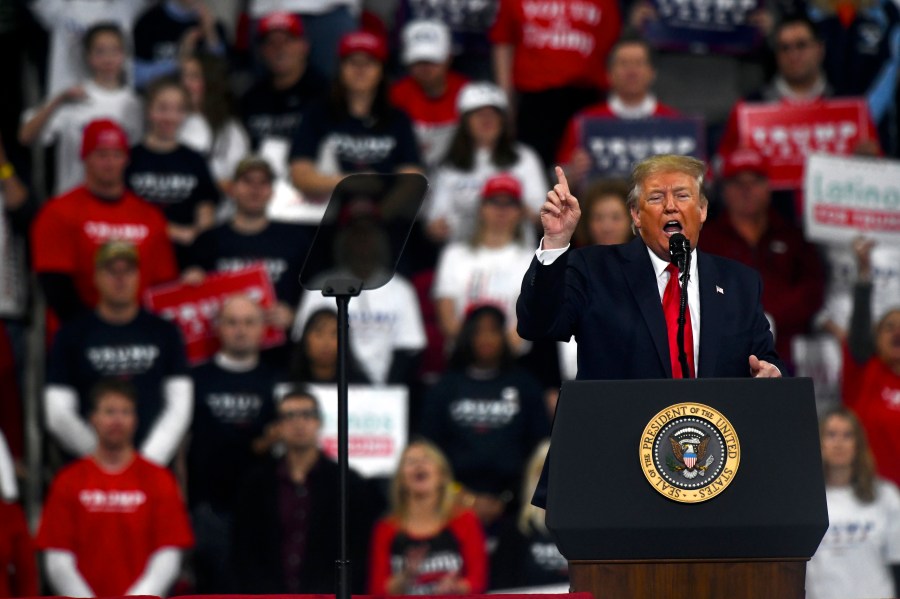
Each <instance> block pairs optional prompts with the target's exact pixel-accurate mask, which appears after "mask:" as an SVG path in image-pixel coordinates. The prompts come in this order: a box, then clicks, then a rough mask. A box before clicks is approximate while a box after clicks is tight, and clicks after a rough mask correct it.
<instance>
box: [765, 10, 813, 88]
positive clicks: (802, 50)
mask: <svg viewBox="0 0 900 599" xmlns="http://www.w3.org/2000/svg"><path fill="white" fill-rule="evenodd" d="M775 58H776V60H777V63H778V72H779V73H780V74H781V76H782V77H784V79H785V80H786V81H787V82H788V83H789V84H808V83H810V82H812V81H813V80H815V78H816V77H818V75H819V73H820V71H821V68H822V61H823V59H824V58H825V48H824V47H823V46H822V44H821V43H819V42H818V41H817V40H816V38H815V37H814V36H813V33H812V31H810V30H809V27H807V26H806V25H803V24H801V23H797V24H792V25H787V26H785V27H784V28H782V29H781V31H779V32H778V36H777V38H776V40H775Z"/></svg>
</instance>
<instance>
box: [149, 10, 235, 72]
mask: <svg viewBox="0 0 900 599" xmlns="http://www.w3.org/2000/svg"><path fill="white" fill-rule="evenodd" d="M164 5H165V2H161V3H159V4H157V5H156V6H154V7H153V8H150V9H148V10H147V11H146V12H145V13H144V14H143V15H141V16H140V18H139V19H138V20H137V23H135V25H134V56H135V58H137V59H139V60H146V61H148V62H157V61H161V60H177V59H178V48H179V46H180V44H181V38H182V37H184V34H185V32H186V31H187V30H188V29H192V28H194V27H197V26H199V25H200V20H199V19H198V18H197V17H196V16H192V17H190V18H187V19H184V20H181V19H176V18H173V16H172V15H170V14H169V12H168V11H167V10H166V8H165V6H164ZM216 32H217V33H218V35H219V39H220V40H221V42H222V43H223V44H224V43H225V29H224V28H223V27H222V24H221V23H218V22H217V23H216ZM200 49H201V50H203V49H205V50H207V51H209V50H210V48H205V46H204V40H203V39H202V38H201V40H200Z"/></svg>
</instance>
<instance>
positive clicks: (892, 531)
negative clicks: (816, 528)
mask: <svg viewBox="0 0 900 599" xmlns="http://www.w3.org/2000/svg"><path fill="white" fill-rule="evenodd" d="M819 436H820V438H821V440H822V466H823V468H824V469H825V497H826V500H827V502H828V531H827V532H826V533H825V538H824V539H822V543H821V544H820V545H819V549H818V550H817V551H816V554H815V555H814V556H813V557H812V559H811V560H810V561H809V565H808V566H807V567H806V592H807V595H806V596H807V597H809V598H810V599H832V598H833V599H838V598H840V599H853V598H857V597H858V598H867V597H896V596H897V593H896V589H897V588H898V587H897V580H898V579H900V493H898V492H897V487H895V486H894V485H893V484H892V483H890V482H889V481H887V480H884V479H881V478H878V477H877V476H876V474H875V463H874V459H873V457H872V452H871V451H870V450H869V444H868V441H867V440H866V433H865V431H864V430H863V427H862V425H861V424H860V422H859V420H858V419H857V418H856V416H855V415H854V414H853V412H851V411H850V410H848V409H847V408H844V407H837V408H832V409H831V410H829V411H828V412H827V413H826V414H825V415H824V416H823V417H822V420H821V424H820V427H819Z"/></svg>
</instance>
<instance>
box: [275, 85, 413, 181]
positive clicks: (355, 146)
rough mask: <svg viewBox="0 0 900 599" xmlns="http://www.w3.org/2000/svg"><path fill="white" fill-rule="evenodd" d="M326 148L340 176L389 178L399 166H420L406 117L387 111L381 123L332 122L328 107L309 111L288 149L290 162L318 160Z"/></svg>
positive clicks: (344, 119)
mask: <svg viewBox="0 0 900 599" xmlns="http://www.w3.org/2000/svg"><path fill="white" fill-rule="evenodd" d="M326 144H327V147H328V148H329V151H332V152H334V158H335V160H336V162H337V165H338V167H339V168H340V171H341V172H342V173H346V174H349V173H356V172H361V171H369V172H373V171H374V172H376V173H384V174H389V173H393V172H396V170H397V167H399V166H401V165H419V164H421V162H422V161H421V159H420V157H419V148H418V146H417V145H416V138H415V135H414V133H413V129H412V124H411V123H410V120H409V117H408V116H406V113H404V112H403V111H401V110H398V109H396V108H390V109H389V110H388V114H387V115H386V116H385V117H384V118H382V119H381V120H380V121H375V120H374V119H359V118H356V117H353V116H347V117H344V118H340V119H338V118H335V117H334V115H333V114H332V113H331V111H330V110H329V109H328V106H327V104H325V103H324V102H323V103H317V104H316V105H315V106H313V107H312V108H310V110H309V114H308V115H307V118H305V119H304V120H303V122H302V123H301V124H300V128H299V129H298V130H297V134H296V135H295V136H294V142H293V144H292V145H291V159H292V160H293V159H296V158H305V159H308V160H312V161H314V162H315V161H317V160H318V159H319V154H320V151H321V150H322V148H323V146H325V145H326Z"/></svg>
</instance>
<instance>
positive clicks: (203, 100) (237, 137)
mask: <svg viewBox="0 0 900 599" xmlns="http://www.w3.org/2000/svg"><path fill="white" fill-rule="evenodd" d="M181 84H182V85H183V86H184V88H185V89H186V90H187V91H188V95H189V96H190V99H191V103H190V111H189V114H188V117H187V119H185V121H184V125H182V127H181V133H180V134H179V136H178V138H179V140H180V141H181V142H182V143H183V144H185V145H186V146H188V147H189V148H191V149H193V150H196V151H197V152H200V154H202V155H203V156H205V157H206V160H207V162H208V163H209V170H210V172H211V174H212V176H213V179H214V180H215V181H216V183H218V184H219V187H220V188H222V189H223V190H224V189H227V183H228V182H230V181H231V177H232V175H233V174H234V169H235V168H236V167H237V165H238V162H240V161H241V160H242V159H243V158H245V157H246V156H247V155H248V154H249V153H250V139H249V138H248V137H247V132H246V131H244V127H243V126H242V125H241V123H240V121H238V119H236V118H235V111H234V98H233V97H232V95H231V88H230V87H229V85H228V63H227V62H225V61H224V60H223V59H221V58H218V57H216V56H210V55H206V54H204V55H200V56H191V57H189V58H186V59H184V60H182V61H181Z"/></svg>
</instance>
